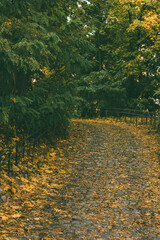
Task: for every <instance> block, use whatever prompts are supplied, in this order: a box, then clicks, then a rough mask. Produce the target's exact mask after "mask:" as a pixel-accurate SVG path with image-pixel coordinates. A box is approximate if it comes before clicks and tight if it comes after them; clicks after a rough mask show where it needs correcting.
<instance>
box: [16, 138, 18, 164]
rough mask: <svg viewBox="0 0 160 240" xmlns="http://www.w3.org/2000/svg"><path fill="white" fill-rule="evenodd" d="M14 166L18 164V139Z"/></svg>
mask: <svg viewBox="0 0 160 240" xmlns="http://www.w3.org/2000/svg"><path fill="white" fill-rule="evenodd" d="M15 164H16V166H18V141H17V142H16V161H15Z"/></svg>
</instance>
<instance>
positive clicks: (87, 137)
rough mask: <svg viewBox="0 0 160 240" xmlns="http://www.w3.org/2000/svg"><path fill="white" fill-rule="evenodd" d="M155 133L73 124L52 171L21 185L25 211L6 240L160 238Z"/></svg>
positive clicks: (19, 202)
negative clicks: (151, 134)
mask: <svg viewBox="0 0 160 240" xmlns="http://www.w3.org/2000/svg"><path fill="white" fill-rule="evenodd" d="M152 138H153V137H152V136H149V135H147V134H146V131H144V132H143V131H141V130H140V129H136V127H130V126H128V125H126V124H120V123H111V122H104V121H87V120H83V121H81V120H77V121H72V123H71V128H70V138H69V139H68V140H64V141H61V142H60V143H59V144H58V146H57V149H56V154H55V152H51V153H50V155H49V160H48V166H47V168H46V167H45V168H43V169H42V170H41V174H40V175H39V176H37V177H34V178H33V179H32V185H31V184H30V185H29V183H26V184H27V185H23V184H22V185H21V186H20V192H21V194H22V196H21V199H20V197H18V196H19V195H18V196H17V197H15V198H14V199H13V200H12V201H13V202H12V205H14V206H17V214H18V213H19V214H20V215H21V216H18V219H17V218H16V217H15V219H14V221H13V219H11V221H10V224H8V223H7V224H6V225H5V222H3V228H0V229H1V230H3V234H2V237H1V236H0V240H1V239H20V240H27V239H28V240H29V239H31V240H40V239H41V240H47V239H55V240H61V239H66V240H71V239H74V240H80V239H83V240H89V239H90V240H94V239H97V240H98V239H99V240H102V239H103V240H107V239H108V240H112V239H117V240H123V239H128V240H132V239H141V240H145V239H146V240H159V239H160V180H159V165H158V163H157V155H156V154H155V149H156V145H153V144H154V141H152ZM155 144H156V142H155ZM31 186H32V187H31ZM10 204H11V203H10ZM3 236H4V237H3Z"/></svg>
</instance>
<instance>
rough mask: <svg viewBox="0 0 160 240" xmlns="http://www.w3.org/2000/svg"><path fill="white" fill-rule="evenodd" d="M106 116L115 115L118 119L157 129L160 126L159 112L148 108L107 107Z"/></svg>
mask: <svg viewBox="0 0 160 240" xmlns="http://www.w3.org/2000/svg"><path fill="white" fill-rule="evenodd" d="M105 116H106V117H113V118H115V119H116V120H123V121H125V122H130V123H135V124H136V126H137V125H140V124H145V125H148V126H150V127H151V128H153V129H157V130H158V129H159V126H160V115H159V112H150V111H148V110H135V109H120V108H108V109H105Z"/></svg>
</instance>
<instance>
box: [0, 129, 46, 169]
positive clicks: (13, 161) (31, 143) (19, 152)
mask: <svg viewBox="0 0 160 240" xmlns="http://www.w3.org/2000/svg"><path fill="white" fill-rule="evenodd" d="M45 133H47V130H46V131H42V130H41V131H38V132H36V133H34V134H32V135H30V136H28V137H26V136H25V134H23V136H22V137H21V139H20V140H19V141H16V144H14V145H13V146H10V147H8V148H7V149H6V150H5V151H4V150H2V151H0V171H1V169H2V167H4V166H6V168H7V171H8V173H10V172H11V171H12V168H13V165H16V166H18V164H19V161H20V160H21V159H22V158H24V156H25V154H26V153H27V155H28V156H30V155H31V151H32V155H33V153H34V151H35V146H36V143H39V141H40V138H41V137H42V136H43V135H44V134H45Z"/></svg>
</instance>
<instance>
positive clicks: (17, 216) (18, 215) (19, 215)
mask: <svg viewBox="0 0 160 240" xmlns="http://www.w3.org/2000/svg"><path fill="white" fill-rule="evenodd" d="M12 217H13V218H19V217H21V214H20V213H16V214H13V215H12Z"/></svg>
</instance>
